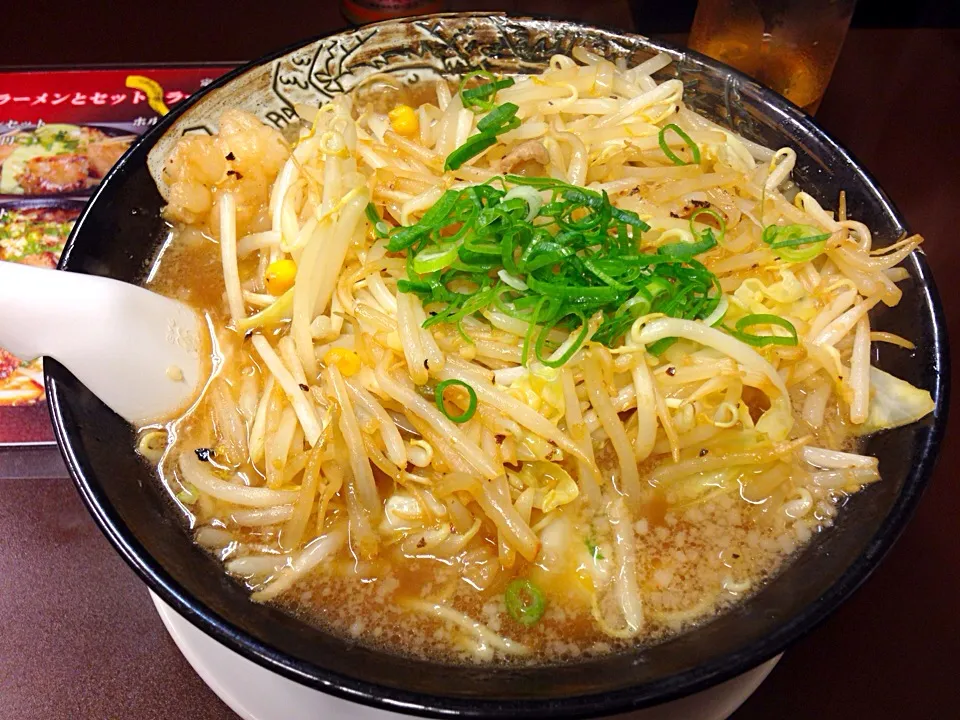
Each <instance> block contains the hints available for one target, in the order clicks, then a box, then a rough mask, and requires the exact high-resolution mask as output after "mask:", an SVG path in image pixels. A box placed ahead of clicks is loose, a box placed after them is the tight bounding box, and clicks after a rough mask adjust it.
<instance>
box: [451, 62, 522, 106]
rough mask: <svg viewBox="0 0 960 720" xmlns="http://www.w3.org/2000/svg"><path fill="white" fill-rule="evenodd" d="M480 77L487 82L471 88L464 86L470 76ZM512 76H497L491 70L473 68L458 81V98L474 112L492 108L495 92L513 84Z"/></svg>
mask: <svg viewBox="0 0 960 720" xmlns="http://www.w3.org/2000/svg"><path fill="white" fill-rule="evenodd" d="M475 77H482V78H485V79H487V80H489V82H485V83H482V84H480V85H477V86H475V87H472V88H468V87H466V84H467V82H469V81H470V80H471V79H472V78H475ZM513 82H514V81H513V78H497V76H496V75H494V74H493V73H492V72H488V71H487V70H474V71H472V72H468V73H467V74H466V75H464V76H463V80H461V81H460V100H461V101H462V102H463V106H464V107H465V108H467V109H468V110H473V111H474V112H484V111H487V110H492V109H493V105H494V100H495V99H496V95H497V92H498V91H499V90H503V89H504V88H508V87H510V86H511V85H513Z"/></svg>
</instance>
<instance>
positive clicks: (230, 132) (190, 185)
mask: <svg viewBox="0 0 960 720" xmlns="http://www.w3.org/2000/svg"><path fill="white" fill-rule="evenodd" d="M574 56H575V57H574V58H570V57H563V56H555V57H554V58H553V59H552V60H551V62H550V67H549V69H548V70H546V71H545V72H543V73H542V74H540V75H536V76H524V77H516V78H497V77H494V76H491V75H489V74H486V73H481V74H479V75H478V76H475V77H467V78H465V79H464V81H463V82H462V83H461V85H460V86H459V89H458V88H457V87H453V88H451V86H449V85H448V84H447V82H446V81H444V80H438V81H437V82H436V84H435V85H433V86H428V87H426V88H420V89H419V91H418V92H419V97H418V98H417V100H416V101H415V100H414V99H413V95H411V96H410V97H409V98H406V101H407V103H410V104H404V103H403V102H401V100H402V99H404V98H399V97H397V96H395V95H390V94H389V93H387V94H386V95H384V94H383V93H381V94H379V95H377V94H376V93H369V94H366V95H362V94H354V95H346V96H342V97H338V98H336V99H335V100H334V101H332V102H331V103H329V104H327V105H324V106H322V107H321V108H319V110H318V109H316V108H299V107H298V108H297V110H298V112H299V113H300V115H301V117H302V118H303V120H304V125H303V129H302V130H301V131H300V132H299V136H298V137H297V138H296V140H295V142H293V143H288V142H287V141H286V140H284V138H283V137H281V135H280V134H279V133H277V132H276V131H274V130H272V129H270V128H268V127H266V126H264V125H262V124H261V123H260V122H259V121H258V120H256V119H255V118H253V117H252V116H250V115H247V114H245V113H243V112H241V111H238V110H229V111H227V112H226V113H224V115H223V117H222V119H221V124H220V132H219V134H218V135H217V136H214V137H206V136H204V137H196V136H189V137H184V138H183V139H182V140H181V141H180V143H179V145H178V146H177V148H176V150H175V151H174V153H173V154H172V156H171V157H170V158H169V160H168V162H167V165H166V168H165V173H164V180H165V181H166V183H167V186H168V187H167V188H166V190H167V193H166V194H167V197H168V199H169V206H168V207H167V210H166V214H167V217H168V218H169V219H170V221H171V222H172V223H173V224H174V235H175V237H174V242H173V243H172V246H171V248H170V249H169V250H168V251H167V252H166V254H165V255H164V258H163V260H162V262H161V263H160V266H159V268H158V270H157V272H156V274H155V279H154V281H153V284H154V287H155V288H156V289H158V290H160V291H162V292H165V293H167V294H170V295H175V296H177V297H180V298H183V299H185V300H187V301H188V302H190V303H192V304H193V305H194V306H195V307H197V308H198V309H200V310H202V311H203V312H205V313H207V314H208V315H209V316H210V317H211V318H212V320H213V323H214V326H215V327H217V328H218V336H217V343H218V353H219V354H220V356H221V360H220V364H219V370H218V373H217V375H216V377H215V378H214V380H213V382H212V383H211V385H210V386H209V388H208V391H207V392H206V393H205V395H204V397H203V398H202V399H201V401H200V402H199V403H198V404H197V405H196V407H195V408H193V409H192V410H191V411H190V412H189V413H187V414H186V415H184V416H183V417H180V418H177V419H175V420H173V421H172V422H171V423H170V424H169V425H166V426H163V427H160V426H154V427H151V428H145V429H144V431H143V433H142V435H141V443H140V448H141V452H142V453H143V454H144V455H145V456H146V457H148V458H149V459H151V460H152V461H154V462H157V463H158V466H159V469H160V473H161V475H162V477H163V479H164V481H165V482H166V484H167V485H168V487H169V488H170V490H171V494H172V495H173V496H174V497H175V498H176V500H177V503H178V504H179V506H180V507H181V508H182V510H183V511H184V512H185V513H186V514H187V516H188V517H189V519H190V522H191V528H192V532H193V533H194V535H195V538H196V541H197V542H198V543H199V544H200V545H202V546H204V547H206V548H208V549H209V550H210V551H211V552H214V553H215V554H217V555H218V557H219V558H220V559H221V560H222V561H223V563H224V568H225V570H226V572H228V573H229V574H231V575H232V576H234V577H235V578H237V579H238V580H240V581H241V582H244V583H245V584H246V585H247V586H248V587H249V588H250V590H251V593H252V598H253V600H254V601H257V602H278V603H281V604H282V605H283V606H284V607H287V608H289V609H290V610H291V611H293V612H297V613H300V614H302V615H303V616H304V617H305V618H306V619H307V620H309V621H312V622H318V623H321V624H322V625H324V626H325V627H329V628H331V629H333V630H334V631H337V632H340V633H344V634H349V635H352V636H355V637H358V638H360V639H361V640H363V641H365V642H368V643H377V644H381V645H383V646H384V647H385V648H387V649H389V650H392V651H395V652H407V653H413V654H419V655H428V656H431V657H440V658H445V659H448V660H459V659H470V660H473V661H517V660H520V661H523V662H549V661H556V660H562V659H569V658H573V657H578V656H581V655H583V654H596V653H603V652H609V651H611V650H612V649H615V648H617V647H622V646H624V645H625V644H630V643H638V642H639V643H649V642H653V641H655V640H658V639H661V638H662V637H664V636H666V635H668V634H671V633H675V632H678V631H680V630H683V629H686V628H689V627H690V626H692V625H694V624H696V623H698V622H702V621H705V620H707V619H709V618H710V617H712V616H714V615H715V614H716V613H717V612H719V611H720V610H721V609H722V608H724V607H726V606H728V605H729V604H731V603H734V602H736V601H738V600H740V599H742V598H743V597H745V596H747V595H749V594H750V593H752V592H754V591H756V590H757V589H758V587H760V586H761V585H762V583H763V582H764V580H765V579H766V578H768V577H770V575H771V574H772V573H774V572H776V571H777V569H778V568H780V567H781V566H782V564H783V563H785V562H786V561H787V560H788V558H789V557H790V555H791V554H793V553H794V552H795V551H796V550H797V548H799V547H801V546H802V545H803V544H804V543H806V542H807V541H809V539H810V538H811V537H812V535H813V534H814V533H817V532H819V531H821V530H824V529H825V528H827V527H829V526H830V525H831V524H832V522H833V519H834V517H835V516H836V514H837V512H838V511H839V508H840V506H841V505H842V504H843V500H844V498H845V497H847V496H848V495H849V494H850V493H854V492H857V491H858V490H859V489H861V488H862V487H864V486H865V485H867V484H869V483H872V482H875V481H878V480H879V479H880V475H879V470H878V466H877V461H876V459H874V458H872V457H868V456H863V455H859V454H857V453H856V452H855V450H856V438H857V437H859V436H862V435H865V434H868V433H871V432H875V431H877V430H881V429H885V428H889V427H895V426H897V425H903V424H906V423H910V422H914V421H916V420H918V419H919V418H921V417H923V416H924V415H926V414H927V413H929V412H930V411H931V410H932V407H933V406H932V402H931V400H930V396H929V394H928V393H926V392H924V391H921V390H918V389H916V388H913V387H912V386H910V385H909V384H908V383H906V382H904V381H901V380H898V379H897V378H894V377H892V376H890V375H888V374H886V373H883V372H882V371H880V370H878V369H876V368H874V367H872V365H871V354H870V348H871V343H872V342H894V343H897V344H901V345H907V346H909V343H908V342H907V341H905V340H903V339H901V338H898V337H896V336H891V335H890V334H888V333H882V332H877V331H875V330H874V328H873V326H872V317H871V316H870V314H869V311H870V310H871V309H873V308H875V307H878V306H880V305H881V304H884V305H895V304H896V303H897V302H898V301H899V300H900V296H901V291H900V289H899V288H898V287H897V284H896V283H897V282H898V281H901V280H904V279H906V277H907V275H906V272H905V271H904V270H902V269H900V268H898V267H897V266H898V264H899V263H900V262H901V261H902V260H903V259H904V258H905V257H906V256H907V255H908V254H909V253H910V252H912V251H913V250H914V249H915V248H916V247H917V246H918V245H919V244H920V242H921V238H920V237H919V236H913V237H910V238H904V239H902V240H901V241H899V242H898V243H896V244H894V245H892V246H889V247H884V248H881V249H877V248H874V247H873V244H872V236H871V233H870V230H869V229H868V228H867V227H866V226H864V225H863V224H862V223H859V222H857V221H856V220H855V219H852V218H848V217H847V216H846V210H845V205H844V198H843V197H842V196H841V197H840V198H839V199H838V206H837V209H836V211H830V210H827V209H826V208H824V207H823V206H821V204H820V203H818V202H817V200H815V199H814V197H812V196H811V195H810V194H808V193H807V192H804V191H803V190H801V189H799V188H797V187H796V185H794V183H793V182H792V180H791V172H792V170H793V166H794V163H795V161H796V154H795V152H794V151H793V150H791V149H789V148H784V149H780V150H777V151H775V152H774V151H771V150H768V149H766V148H763V147H760V146H758V145H756V144H754V143H751V142H749V141H747V140H745V139H743V138H740V137H738V136H736V135H734V134H732V133H731V132H729V131H727V130H725V129H723V128H721V127H720V126H718V125H715V124H714V123H712V122H710V121H708V120H706V119H705V118H703V117H701V116H698V115H697V114H695V113H693V112H692V111H691V110H690V109H689V108H687V107H686V106H685V105H684V103H683V98H682V92H683V87H682V84H681V83H680V81H678V80H673V79H671V80H666V81H663V82H657V81H656V80H655V79H654V77H653V73H655V72H657V71H658V70H660V69H662V68H663V67H664V66H665V65H666V64H667V63H668V62H669V58H667V57H666V56H658V57H656V58H653V59H651V60H650V61H647V62H646V63H643V64H641V65H639V66H637V67H635V68H632V69H627V68H626V67H620V66H617V65H614V64H613V63H610V62H608V61H607V60H605V59H602V58H600V57H597V56H595V55H593V54H592V53H590V52H588V51H586V50H582V49H578V50H576V51H575V52H574ZM385 98H387V99H385Z"/></svg>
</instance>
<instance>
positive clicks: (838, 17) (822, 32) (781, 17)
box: [689, 0, 856, 114]
mask: <svg viewBox="0 0 960 720" xmlns="http://www.w3.org/2000/svg"><path fill="white" fill-rule="evenodd" d="M855 5H856V0H699V3H698V4H697V14H696V16H695V17H694V19H693V28H692V29H691V31H690V40H689V43H690V47H692V48H693V49H694V50H697V51H699V52H702V53H703V54H705V55H709V56H710V57H712V58H715V59H717V60H720V61H721V62H725V63H727V64H728V65H732V66H733V67H735V68H737V69H738V70H742V71H743V72H745V73H747V74H748V75H751V76H753V77H755V78H756V79H757V80H759V81H760V82H762V83H764V84H765V85H768V86H769V87H771V88H773V89H774V90H776V91H777V92H778V93H780V94H781V95H783V96H785V97H786V98H787V99H788V100H790V101H791V102H793V103H794V104H796V105H799V106H800V107H802V108H803V109H804V110H806V111H807V112H808V113H811V114H813V113H814V112H816V109H817V106H818V105H819V104H820V100H821V99H822V98H823V93H824V90H826V88H827V83H828V82H829V81H830V75H831V73H833V66H834V64H835V63H836V61H837V56H838V55H839V54H840V48H841V47H842V46H843V39H844V37H846V34H847V28H848V27H849V26H850V17H851V15H853V8H854V6H855Z"/></svg>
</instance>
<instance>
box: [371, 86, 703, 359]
mask: <svg viewBox="0 0 960 720" xmlns="http://www.w3.org/2000/svg"><path fill="white" fill-rule="evenodd" d="M505 105H506V104H505ZM513 113H514V111H513V109H512V108H511V107H509V106H507V107H506V110H505V111H504V112H501V113H499V115H497V116H495V117H494V121H495V122H494V123H493V125H494V126H495V127H496V128H503V127H504V125H503V123H507V125H508V126H509V124H510V123H511V122H512V121H513V120H515V119H516V117H515V115H514V114H513ZM498 123H499V124H498ZM486 127H487V130H488V132H489V131H490V126H486ZM476 137H479V136H476ZM518 189H519V190H518ZM543 195H550V197H549V198H547V197H544V196H543ZM646 227H647V226H646V224H645V223H643V222H642V221H641V220H640V218H639V216H637V215H636V213H632V212H629V211H621V210H619V209H618V208H615V207H614V206H613V205H612V203H611V202H610V198H609V197H608V196H607V195H606V193H603V192H596V191H594V190H589V189H587V188H580V187H576V186H574V185H570V184H569V183H566V182H563V181H561V180H555V179H553V178H536V177H534V178H526V177H522V176H515V175H508V176H505V177H495V178H492V179H491V180H489V181H488V182H486V183H482V184H479V185H471V186H468V187H464V188H461V189H459V190H449V191H447V192H445V193H444V194H443V195H442V196H441V198H440V200H439V201H438V202H437V203H436V204H435V205H434V206H433V207H431V208H430V210H428V211H427V212H426V213H425V214H424V215H423V217H422V218H421V220H420V221H419V222H417V223H416V224H415V225H411V226H409V227H405V228H396V229H394V230H393V231H392V232H391V234H390V241H389V243H388V250H391V251H393V252H399V251H405V253H406V256H407V257H406V264H407V276H406V278H401V279H398V283H397V287H398V290H399V291H400V292H410V293H415V294H417V295H418V296H419V297H420V300H421V302H422V303H423V304H424V305H425V306H428V305H429V306H431V307H432V308H435V309H434V310H433V311H432V312H431V313H430V317H429V318H427V319H426V320H425V321H424V323H423V327H425V328H426V327H432V326H433V325H437V324H441V323H444V324H450V325H455V326H456V327H457V329H458V331H460V332H461V334H464V333H463V321H464V320H465V319H466V318H467V317H469V316H470V315H472V314H474V313H477V312H480V311H482V310H483V309H484V308H486V307H488V306H490V305H493V306H494V307H496V309H497V310H498V311H500V312H503V313H504V314H506V315H508V316H510V317H514V318H516V319H518V320H521V321H522V322H525V323H527V329H526V332H525V333H524V339H523V345H522V352H521V363H522V364H524V365H526V364H527V361H528V359H529V357H530V355H531V352H532V353H533V355H534V357H535V358H536V359H538V360H540V361H541V362H545V363H546V364H547V365H549V366H552V367H559V366H561V365H563V364H565V363H566V362H568V361H569V360H570V358H572V357H573V355H574V354H575V353H576V352H577V350H578V349H579V348H580V347H582V346H583V343H584V342H586V338H587V337H588V336H589V330H588V329H587V322H586V318H589V317H591V316H593V315H594V314H595V313H597V312H600V313H601V314H602V319H601V321H600V325H599V327H598V328H597V332H596V333H595V334H594V336H593V339H594V341H596V342H600V343H603V344H605V345H608V346H613V345H614V344H615V343H617V342H619V341H620V340H621V339H622V337H623V336H624V334H625V333H627V332H628V331H629V329H630V325H631V324H632V323H633V321H634V320H635V318H636V317H637V316H638V315H640V314H646V313H650V312H656V313H663V314H665V315H668V316H670V317H678V318H685V319H695V320H702V319H703V318H706V317H708V316H711V314H712V313H714V311H715V310H716V308H717V307H718V304H719V303H720V298H721V292H720V288H719V281H718V280H717V278H716V276H715V275H713V273H711V272H710V271H709V270H707V269H706V267H704V266H703V265H702V264H701V263H699V262H697V261H696V260H695V259H694V257H693V256H694V255H695V254H696V253H697V252H703V251H706V250H708V249H709V248H710V247H712V246H713V245H715V244H716V242H717V241H716V236H715V234H714V230H713V229H711V228H707V229H706V230H702V231H700V232H699V239H698V240H697V241H696V242H694V243H679V244H676V247H673V246H666V249H661V251H660V252H659V253H657V254H647V253H641V252H640V251H639V243H638V242H637V235H636V232H637V231H638V230H641V231H642V230H643V229H645V228H646ZM573 318H577V319H579V322H580V325H579V330H578V329H577V328H576V327H573V325H574V322H575V321H574V320H573ZM558 326H562V327H564V328H570V331H571V332H572V333H573V336H572V337H571V338H570V339H569V340H568V343H569V346H567V345H564V350H563V353H562V357H558V358H556V359H553V360H551V359H550V352H549V348H551V347H552V345H551V344H550V342H549V336H550V332H551V330H552V329H553V328H555V327H558ZM468 342H469V340H468ZM672 342H673V340H672V339H668V340H666V341H663V342H662V343H661V344H660V345H658V346H657V347H655V348H653V350H657V348H661V347H662V348H664V349H665V348H666V347H667V346H668V345H669V344H670V343H672Z"/></svg>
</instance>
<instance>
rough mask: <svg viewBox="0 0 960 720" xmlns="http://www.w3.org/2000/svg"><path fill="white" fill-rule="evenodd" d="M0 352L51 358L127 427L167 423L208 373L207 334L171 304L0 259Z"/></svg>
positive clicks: (117, 285) (185, 310)
mask: <svg viewBox="0 0 960 720" xmlns="http://www.w3.org/2000/svg"><path fill="white" fill-rule="evenodd" d="M0 348H4V349H5V350H7V351H8V352H10V353H12V354H13V355H15V356H17V357H18V358H20V359H21V360H26V361H29V360H34V359H36V358H38V357H40V356H46V357H51V358H55V359H56V360H58V361H59V362H60V363H62V364H63V365H64V366H66V367H67V368H68V369H69V370H70V372H72V373H73V374H74V375H75V376H76V377H77V379H78V380H80V382H82V383H83V384H84V385H86V386H87V387H88V388H89V389H90V391H91V392H93V394H94V395H96V396H97V397H98V398H100V399H101V400H102V401H103V402H104V403H105V404H106V405H107V406H109V407H110V408H112V409H113V410H114V412H116V413H117V414H118V415H120V416H121V417H123V418H125V419H126V420H128V421H130V422H131V423H134V424H141V423H145V422H150V421H154V420H161V419H164V418H169V417H172V416H174V415H175V414H177V412H178V411H182V410H184V409H186V408H187V407H188V405H189V404H190V403H191V402H192V401H193V400H194V399H195V398H196V397H197V395H198V394H199V392H200V390H201V389H202V387H203V383H204V382H205V381H206V379H207V374H208V373H209V362H208V360H207V358H208V357H209V351H210V347H209V330H208V328H207V325H206V323H205V322H204V321H203V318H202V317H200V315H198V314H197V313H196V312H195V311H194V310H192V309H191V308H189V307H188V306H186V305H184V304H183V303H181V302H178V301H176V300H171V299H170V298H166V297H163V296H162V295H157V294H156V293H152V292H150V291H149V290H145V289H144V288H141V287H137V286H136V285H129V284H127V283H124V282H120V281H119V280H112V279H110V278H103V277H96V276H94V275H81V274H79V273H72V272H58V271H56V270H46V269H42V268H35V267H27V266H25V265H17V264H15V263H10V262H0Z"/></svg>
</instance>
